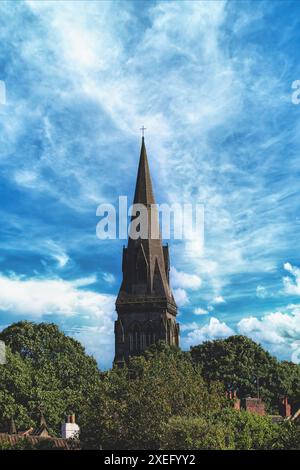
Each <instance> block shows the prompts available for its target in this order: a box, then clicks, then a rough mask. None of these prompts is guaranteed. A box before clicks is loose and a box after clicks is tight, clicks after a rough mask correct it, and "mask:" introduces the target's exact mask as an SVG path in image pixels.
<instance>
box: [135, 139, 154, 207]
mask: <svg viewBox="0 0 300 470" xmlns="http://www.w3.org/2000/svg"><path fill="white" fill-rule="evenodd" d="M133 203H134V204H145V206H148V205H149V204H155V200H154V195H153V189H152V181H151V176H150V170H149V163H148V157H147V151H146V145H145V138H144V137H142V146H141V152H140V162H139V168H138V173H137V179H136V186H135V193H134V200H133Z"/></svg>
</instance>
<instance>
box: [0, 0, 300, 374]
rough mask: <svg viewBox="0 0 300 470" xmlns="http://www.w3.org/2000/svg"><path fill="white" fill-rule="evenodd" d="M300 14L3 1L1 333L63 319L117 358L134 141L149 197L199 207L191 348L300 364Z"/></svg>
mask: <svg viewBox="0 0 300 470" xmlns="http://www.w3.org/2000/svg"><path fill="white" fill-rule="evenodd" d="M299 23H300V4H299V2H289V1H285V2H281V1H273V2H270V1H256V2H255V8H253V2H247V1H243V2H239V1H230V2H225V1H224V2H222V1H217V2H213V1H209V2H205V1H203V2H198V1H158V2H156V1H119V2H118V1H112V2H109V1H107V2H106V1H101V2H97V1H93V2H87V1H86V2H81V1H75V2H72V1H57V2H56V1H14V2H10V1H8V2H6V1H1V2H0V80H1V81H2V82H1V84H2V85H1V86H2V88H1V89H2V90H3V87H4V86H5V91H6V100H5V101H4V100H3V99H2V100H0V101H1V104H0V198H1V205H0V217H1V226H0V328H1V329H2V328H4V327H6V326H7V325H9V324H11V323H12V322H16V321H19V320H24V319H27V320H31V321H35V322H42V321H46V322H55V323H57V324H58V325H59V327H60V328H61V329H62V330H63V331H64V332H65V333H66V334H68V335H71V336H73V337H74V338H76V339H78V340H79V341H81V342H82V344H83V345H84V346H85V348H86V351H87V352H88V353H89V354H93V355H94V356H95V358H96V359H97V361H98V363H99V366H100V368H101V369H106V368H109V367H111V364H112V360H113V355H114V332H113V331H114V330H113V327H114V320H115V319H116V313H115V308H114V302H115V298H116V295H117V293H118V289H119V286H120V282H121V254H122V245H123V244H124V240H99V239H98V238H97V237H96V225H97V223H98V222H99V217H97V216H96V210H97V207H98V205H99V204H101V203H112V204H115V203H116V201H117V199H118V197H119V196H120V195H127V196H128V197H129V200H132V198H133V192H134V185H135V179H136V172H137V165H138V158H139V150H140V143H141V139H140V130H139V129H140V127H141V126H142V125H144V126H145V127H146V128H147V130H146V136H145V141H146V146H147V152H148V158H149V164H150V168H151V173H152V180H153V185H154V191H155V196H156V200H157V202H159V203H174V202H179V203H183V202H194V203H195V202H197V203H201V204H203V205H204V217H205V226H204V249H203V251H202V252H200V251H199V249H198V247H197V244H191V243H189V242H188V241H186V240H181V241H179V240H170V241H169V248H170V257H171V282H172V287H173V290H174V294H175V298H176V300H177V303H178V307H179V315H178V321H179V322H180V325H181V346H182V348H183V349H186V350H188V349H189V348H190V347H191V346H193V345H196V344H199V343H201V342H203V341H206V340H213V339H217V338H226V337H227V336H230V335H232V334H244V335H247V336H249V337H250V338H252V339H254V340H255V341H257V342H259V343H260V344H262V345H263V347H264V348H266V349H267V350H268V351H270V352H271V354H273V355H275V356H277V357H278V358H280V359H286V360H292V361H294V362H297V363H299V362H300V252H299V245H300V211H299V206H300V197H299V196H300V194H299V192H300V188H299V176H300V105H297V104H295V103H293V100H292V93H293V89H292V83H293V82H294V81H295V80H299V79H300V63H299V50H298V44H299V40H300V24H299Z"/></svg>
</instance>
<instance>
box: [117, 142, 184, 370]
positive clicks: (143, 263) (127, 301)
mask: <svg viewBox="0 0 300 470" xmlns="http://www.w3.org/2000/svg"><path fill="white" fill-rule="evenodd" d="M134 204H139V205H142V206H143V207H142V209H144V210H143V213H144V215H145V214H146V215H147V217H145V218H141V217H140V215H141V214H140V213H138V212H137V215H136V212H134V211H133V214H132V217H131V222H133V221H135V219H136V217H139V220H138V221H135V222H139V225H141V227H140V230H139V233H138V236H137V237H136V236H133V232H132V231H131V232H130V235H129V237H128V245H127V247H124V248H123V261H122V271H123V280H122V284H121V287H120V291H119V294H118V297H117V301H116V309H117V313H118V319H117V321H116V322H115V340H116V356H115V363H116V364H122V363H123V362H124V361H127V360H128V358H129V356H132V355H136V354H140V353H141V352H142V351H143V350H144V349H145V348H147V347H148V346H150V345H151V344H153V343H155V342H157V341H159V340H163V341H166V342H167V343H168V344H173V345H177V346H178V342H179V325H178V323H176V314H177V306H176V303H175V300H174V297H173V294H172V291H171V288H170V285H169V269H170V264H169V248H168V246H163V244H162V239H161V234H160V230H159V217H158V211H157V206H156V204H155V198H154V192H153V188H152V182H151V176H150V169H149V163H148V157H147V151H146V146H145V139H144V137H142V145H141V151H140V160H139V166H138V172H137V179H136V186H135V193H134ZM136 209H138V208H137V207H136ZM145 219H146V220H145ZM143 224H146V225H143Z"/></svg>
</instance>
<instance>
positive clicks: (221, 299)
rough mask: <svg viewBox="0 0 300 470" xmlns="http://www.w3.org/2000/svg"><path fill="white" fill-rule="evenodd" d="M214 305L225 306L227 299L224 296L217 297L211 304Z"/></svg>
mask: <svg viewBox="0 0 300 470" xmlns="http://www.w3.org/2000/svg"><path fill="white" fill-rule="evenodd" d="M211 303H212V304H216V305H217V304H225V303H226V302H225V299H224V297H223V296H222V295H217V296H216V297H215V298H214V299H213V300H212V302H211Z"/></svg>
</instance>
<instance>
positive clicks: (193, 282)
mask: <svg viewBox="0 0 300 470" xmlns="http://www.w3.org/2000/svg"><path fill="white" fill-rule="evenodd" d="M170 279H171V284H172V286H173V287H174V288H178V287H179V288H183V289H191V290H197V289H199V288H200V287H201V284H202V281H201V278H200V277H199V276H197V275H196V274H189V273H185V272H183V271H178V270H177V269H176V268H174V267H173V266H171V269H170Z"/></svg>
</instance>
